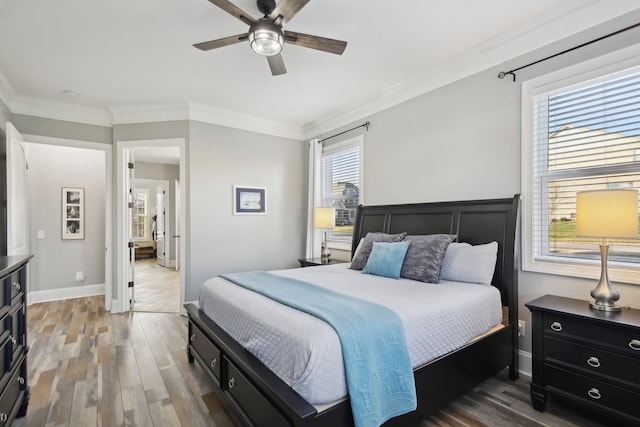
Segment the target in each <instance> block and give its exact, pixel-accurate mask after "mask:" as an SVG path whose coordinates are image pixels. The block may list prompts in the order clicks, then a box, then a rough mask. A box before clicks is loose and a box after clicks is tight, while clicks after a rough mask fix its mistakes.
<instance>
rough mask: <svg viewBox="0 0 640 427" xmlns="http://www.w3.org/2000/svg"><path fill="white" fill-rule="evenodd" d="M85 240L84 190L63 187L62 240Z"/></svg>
mask: <svg viewBox="0 0 640 427" xmlns="http://www.w3.org/2000/svg"><path fill="white" fill-rule="evenodd" d="M81 239H84V188H71V187H62V240H81Z"/></svg>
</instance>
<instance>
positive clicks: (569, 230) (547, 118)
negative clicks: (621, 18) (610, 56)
mask: <svg viewBox="0 0 640 427" xmlns="http://www.w3.org/2000/svg"><path fill="white" fill-rule="evenodd" d="M533 133H534V135H533V144H534V147H533V148H534V152H533V193H534V194H533V206H534V212H533V238H534V242H533V250H534V257H561V258H562V257H564V258H599V248H598V245H597V244H595V243H596V240H594V239H591V240H589V239H581V238H577V237H576V235H575V215H576V193H577V192H579V191H585V190H604V189H617V188H632V189H638V190H640V71H638V70H637V69H636V70H635V72H631V71H629V72H626V73H624V74H623V75H617V76H616V77H604V78H601V79H599V80H598V81H591V82H589V83H583V84H580V85H575V86H572V87H569V88H564V89H558V90H555V91H553V92H550V93H544V94H540V95H538V96H536V97H534V99H533ZM609 243H610V245H611V249H610V252H609V258H610V259H611V260H615V261H621V262H631V263H640V242H639V241H637V240H626V241H625V240H615V241H611V240H610V241H609Z"/></svg>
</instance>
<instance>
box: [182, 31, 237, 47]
mask: <svg viewBox="0 0 640 427" xmlns="http://www.w3.org/2000/svg"><path fill="white" fill-rule="evenodd" d="M248 39H249V34H248V33H245V34H238V35H235V36H230V37H225V38H223V39H217V40H209V41H208V42H202V43H196V44H194V45H193V47H197V48H198V49H200V50H211V49H217V48H219V47H224V46H229V45H231V44H235V43H240V42H243V41H245V40H248Z"/></svg>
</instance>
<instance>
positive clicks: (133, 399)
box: [14, 296, 606, 427]
mask: <svg viewBox="0 0 640 427" xmlns="http://www.w3.org/2000/svg"><path fill="white" fill-rule="evenodd" d="M103 299H104V298H103V297H99V296H95V297H87V298H78V299H73V300H66V301H55V302H47V303H40V304H33V305H31V306H29V307H28V308H27V327H28V336H27V341H28V343H29V345H30V350H29V353H28V369H29V376H28V382H29V385H30V388H31V401H30V403H29V408H28V411H27V415H26V416H25V417H24V418H20V419H18V420H16V422H15V423H14V426H18V427H22V426H218V427H229V426H237V425H239V423H238V421H237V418H236V417H235V415H234V414H233V413H232V412H231V410H230V409H229V407H228V406H227V405H226V404H225V402H224V401H223V400H222V398H221V397H220V396H219V394H218V392H217V391H216V390H215V389H214V387H213V383H212V381H211V380H210V379H209V378H208V377H207V376H206V375H205V374H204V372H203V371H202V370H201V369H200V367H199V366H198V365H197V364H189V363H188V361H187V356H186V351H185V348H186V335H187V326H186V318H185V317H182V316H180V315H179V314H175V313H148V312H132V313H127V314H113V315H112V314H110V313H108V312H106V311H105V309H104V303H103ZM528 390H529V387H528V379H526V378H521V379H520V380H518V381H516V382H512V381H510V380H509V379H508V378H507V377H506V372H502V373H500V374H498V375H497V376H495V377H493V378H491V379H489V380H487V381H485V382H484V383H483V384H481V385H480V386H478V387H476V388H475V389H474V390H473V391H471V392H469V393H467V394H466V395H464V396H462V397H460V398H459V399H458V400H456V401H455V402H454V403H453V404H451V405H450V406H449V407H447V408H445V409H444V410H442V411H440V412H439V413H437V414H436V415H435V416H433V417H430V418H428V419H426V420H424V421H422V422H421V423H419V424H418V426H421V427H426V426H439V427H441V426H442V427H443V426H487V427H489V426H491V427H496V426H527V427H529V426H531V427H533V426H557V427H571V426H585V427H596V426H604V425H606V424H605V423H604V422H598V421H596V420H594V419H593V417H591V416H590V415H588V414H587V415H586V416H582V415H580V412H579V411H576V410H573V409H571V408H568V407H566V406H564V405H562V404H560V403H558V402H555V401H551V402H550V404H549V405H548V409H547V411H546V412H544V413H540V412H537V411H535V410H533V409H532V407H531V404H530V401H529V391H528ZM409 427H411V426H409Z"/></svg>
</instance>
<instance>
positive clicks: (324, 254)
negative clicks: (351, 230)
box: [320, 230, 331, 263]
mask: <svg viewBox="0 0 640 427" xmlns="http://www.w3.org/2000/svg"><path fill="white" fill-rule="evenodd" d="M320 258H321V259H322V262H323V263H328V262H329V261H330V260H331V251H330V250H329V248H328V247H327V230H323V231H322V251H321V252H320Z"/></svg>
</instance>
